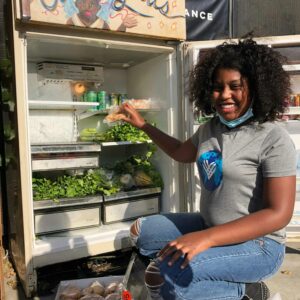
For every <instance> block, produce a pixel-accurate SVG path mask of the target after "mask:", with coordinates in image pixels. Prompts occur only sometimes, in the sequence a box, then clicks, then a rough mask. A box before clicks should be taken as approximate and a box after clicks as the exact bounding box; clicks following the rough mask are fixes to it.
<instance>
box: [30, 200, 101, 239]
mask: <svg viewBox="0 0 300 300" xmlns="http://www.w3.org/2000/svg"><path fill="white" fill-rule="evenodd" d="M101 202H102V196H101V195H98V196H93V197H83V198H69V199H60V200H59V201H57V202H54V201H52V200H41V201H34V202H33V207H34V227H35V234H36V235H41V234H49V233H54V232H60V231H68V230H72V229H79V228H86V227H91V226H100V225H101V219H100V216H101Z"/></svg>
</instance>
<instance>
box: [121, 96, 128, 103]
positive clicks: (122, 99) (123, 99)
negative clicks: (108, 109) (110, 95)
mask: <svg viewBox="0 0 300 300" xmlns="http://www.w3.org/2000/svg"><path fill="white" fill-rule="evenodd" d="M127 99H128V96H127V94H120V95H119V104H122V103H124V102H125V101H126V100H127Z"/></svg>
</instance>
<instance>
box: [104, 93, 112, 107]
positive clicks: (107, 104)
mask: <svg viewBox="0 0 300 300" xmlns="http://www.w3.org/2000/svg"><path fill="white" fill-rule="evenodd" d="M110 106H111V102H110V96H109V95H108V94H106V95H105V108H106V109H109V108H110Z"/></svg>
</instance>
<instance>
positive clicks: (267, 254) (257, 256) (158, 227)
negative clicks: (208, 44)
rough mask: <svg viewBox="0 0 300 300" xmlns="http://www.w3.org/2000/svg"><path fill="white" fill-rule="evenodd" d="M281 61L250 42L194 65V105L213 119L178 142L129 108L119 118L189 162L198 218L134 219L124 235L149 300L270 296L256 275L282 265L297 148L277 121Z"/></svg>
mask: <svg viewBox="0 0 300 300" xmlns="http://www.w3.org/2000/svg"><path fill="white" fill-rule="evenodd" d="M282 62H283V57H281V56H280V55H279V54H278V53H277V52H275V51H274V50H272V49H271V48H269V47H267V46H265V45H258V44H257V43H255V42H254V41H253V40H252V39H246V40H241V41H239V42H238V43H225V44H222V45H220V46H218V47H217V48H215V49H212V50H211V51H209V52H208V53H207V55H206V56H205V57H204V58H203V59H202V58H201V60H199V62H198V63H197V64H196V66H195V68H194V70H193V72H192V75H191V84H190V87H191V101H192V102H193V104H194V107H195V109H196V113H197V112H200V111H202V112H204V113H206V114H214V117H213V118H211V119H210V120H209V121H208V122H207V123H204V124H202V125H200V126H199V128H198V130H197V131H196V133H195V134H194V135H193V136H192V137H191V138H190V139H188V140H187V141H185V142H181V141H179V140H177V139H175V138H173V137H171V136H169V135H167V134H165V133H163V132H161V131H160V130H159V129H158V128H155V127H153V126H151V125H150V124H148V123H147V122H146V121H145V120H144V119H143V117H142V116H141V115H140V114H139V113H138V112H137V111H136V110H135V109H134V108H133V107H132V106H131V105H130V104H127V103H126V104H124V105H123V106H122V108H121V112H123V113H124V115H123V117H122V119H123V120H124V121H127V122H128V123H130V124H132V125H134V126H135V127H137V128H140V129H141V130H143V131H144V132H146V133H147V135H148V136H149V137H150V138H151V140H152V141H153V142H155V143H156V144H157V145H158V146H159V147H160V148H161V149H162V150H163V151H165V152H166V153H167V154H168V155H169V156H170V157H171V158H173V159H175V160H176V161H179V162H185V163H187V162H191V163H194V162H195V163H196V164H197V167H198V170H199V175H200V178H201V199H200V211H201V213H173V214H172V213H171V214H160V215H154V216H148V217H144V218H140V219H138V220H137V221H136V222H135V223H134V224H133V225H132V227H131V236H132V240H133V242H134V243H135V245H136V246H137V247H138V248H139V251H140V253H141V254H143V255H146V256H148V257H151V258H155V259H154V260H153V261H152V262H151V263H150V265H149V266H148V268H147V269H146V274H145V275H146V276H145V283H146V286H147V287H148V289H149V293H150V294H151V296H152V299H167V300H177V299H186V300H188V299H197V300H204V299H243V300H248V299H253V300H267V299H268V297H269V290H268V287H267V286H266V285H265V284H264V283H263V282H261V280H262V279H264V278H267V277H270V276H272V275H273V274H274V273H276V271H277V270H278V268H279V267H280V265H281V263H282V260H283V257H284V251H285V246H284V243H285V226H286V225H287V224H288V222H289V221H290V219H291V217H292V213H293V206H294V202H295V174H296V152H295V148H294V145H293V143H292V141H291V139H290V137H289V135H288V133H287V132H286V131H285V130H284V129H283V128H282V127H281V126H280V125H279V124H277V123H276V122H275V120H276V117H277V116H279V115H280V114H281V113H283V112H284V107H285V100H286V99H288V97H289V91H290V82H289V76H288V74H287V73H286V72H285V71H284V70H283V68H282V65H281V64H282Z"/></svg>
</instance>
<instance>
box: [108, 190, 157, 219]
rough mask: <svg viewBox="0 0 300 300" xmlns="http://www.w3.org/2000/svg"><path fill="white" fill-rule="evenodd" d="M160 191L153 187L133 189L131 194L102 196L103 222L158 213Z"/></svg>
mask: <svg viewBox="0 0 300 300" xmlns="http://www.w3.org/2000/svg"><path fill="white" fill-rule="evenodd" d="M139 193H140V194H139ZM160 193H161V190H160V188H154V189H145V190H142V191H135V192H133V193H132V194H130V193H120V194H118V195H114V196H113V197H109V196H104V201H103V223H104V224H109V223H113V222H119V221H125V220H130V219H135V218H137V217H140V216H146V215H152V214H155V213H158V212H159V208H160Z"/></svg>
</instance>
